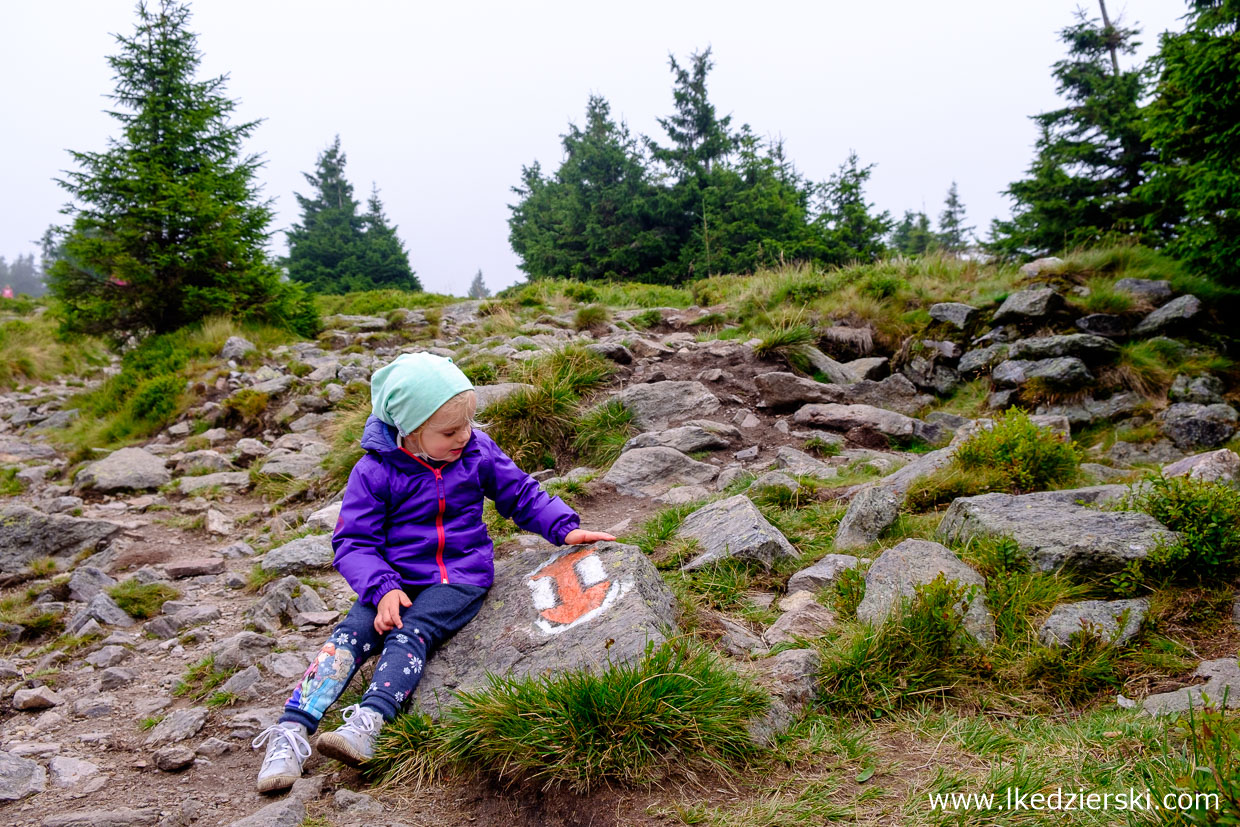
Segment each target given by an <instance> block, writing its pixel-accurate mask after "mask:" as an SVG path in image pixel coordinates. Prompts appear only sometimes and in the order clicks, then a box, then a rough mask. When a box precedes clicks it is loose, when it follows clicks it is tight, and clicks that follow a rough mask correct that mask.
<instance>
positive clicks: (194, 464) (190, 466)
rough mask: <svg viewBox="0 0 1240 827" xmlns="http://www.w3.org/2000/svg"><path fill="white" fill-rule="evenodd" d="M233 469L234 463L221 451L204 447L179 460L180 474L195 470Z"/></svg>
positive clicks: (178, 470) (177, 470)
mask: <svg viewBox="0 0 1240 827" xmlns="http://www.w3.org/2000/svg"><path fill="white" fill-rule="evenodd" d="M204 470H205V471H232V470H234V469H233V464H232V463H231V462H229V461H228V458H227V457H225V456H224V455H223V454H221V453H220V452H219V451H213V450H211V449H210V448H204V449H203V450H201V451H190V452H189V453H188V454H186V455H185V456H183V457H181V459H180V460H179V461H178V462H177V465H176V472H177V473H178V474H189V473H191V472H193V471H204Z"/></svg>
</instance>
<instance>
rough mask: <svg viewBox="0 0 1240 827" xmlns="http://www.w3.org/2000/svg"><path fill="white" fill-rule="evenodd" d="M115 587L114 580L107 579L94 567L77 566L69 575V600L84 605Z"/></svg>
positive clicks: (105, 575) (101, 571) (100, 570)
mask: <svg viewBox="0 0 1240 827" xmlns="http://www.w3.org/2000/svg"><path fill="white" fill-rule="evenodd" d="M115 585H116V580H114V579H113V578H111V577H109V576H108V575H107V574H106V573H105V572H104V571H103V570H102V569H97V568H95V567H94V566H78V567H77V568H76V569H74V571H73V574H71V575H69V599H70V600H76V601H78V602H81V603H86V602H88V601H89V600H90V599H91V598H93V597H94V596H95V595H97V594H101V593H103V592H104V591H105V590H106V589H110V588H111V587H112V586H115Z"/></svg>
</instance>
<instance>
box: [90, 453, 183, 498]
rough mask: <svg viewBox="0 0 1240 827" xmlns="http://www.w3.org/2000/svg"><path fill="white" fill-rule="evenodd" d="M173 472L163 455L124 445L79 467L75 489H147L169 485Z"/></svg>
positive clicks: (106, 490) (109, 490) (104, 491)
mask: <svg viewBox="0 0 1240 827" xmlns="http://www.w3.org/2000/svg"><path fill="white" fill-rule="evenodd" d="M171 480H172V474H170V473H169V472H168V469H167V468H165V467H164V459H163V457H157V456H155V455H154V454H152V453H150V452H149V451H146V450H144V449H142V448H121V449H120V450H119V451H113V452H112V453H111V454H108V455H107V456H106V457H104V458H103V459H101V460H97V461H95V462H92V463H90V464H89V465H87V466H85V467H84V468H82V470H80V471H78V474H77V478H76V479H75V480H74V483H73V488H74V490H76V491H98V492H99V493H101V494H106V493H109V492H112V491H146V490H148V489H151V488H159V487H160V486H161V485H167V484H168V483H169V482H170V481H171Z"/></svg>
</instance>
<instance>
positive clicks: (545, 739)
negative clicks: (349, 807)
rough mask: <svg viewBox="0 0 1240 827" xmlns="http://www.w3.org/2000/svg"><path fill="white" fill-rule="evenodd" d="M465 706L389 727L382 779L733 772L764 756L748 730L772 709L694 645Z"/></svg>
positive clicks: (517, 687)
mask: <svg viewBox="0 0 1240 827" xmlns="http://www.w3.org/2000/svg"><path fill="white" fill-rule="evenodd" d="M460 701H461V703H460V705H459V706H458V707H455V708H453V709H452V710H449V711H448V712H447V713H446V714H445V715H444V717H443V719H442V722H441V723H440V724H439V725H438V726H435V725H432V724H430V722H429V721H428V720H427V719H425V718H422V717H420V716H413V715H406V716H402V717H401V718H399V719H398V720H397V721H396V722H395V723H394V724H392V725H391V726H389V727H387V728H386V729H385V730H384V732H383V734H382V735H381V736H380V739H379V742H378V744H377V748H376V758H375V761H374V766H373V768H372V772H373V773H374V774H376V775H378V776H380V777H382V778H384V779H385V780H387V781H389V782H393V781H403V782H406V783H407V780H408V779H410V778H420V777H424V776H425V774H426V773H427V772H428V769H430V771H433V767H435V766H437V765H455V766H458V767H462V768H466V767H467V768H469V769H471V770H473V771H482V772H484V773H486V774H488V775H493V776H497V777H498V778H500V779H504V780H520V781H524V782H528V783H532V784H537V785H541V786H542V787H544V788H548V787H556V786H561V785H562V786H566V787H568V788H569V789H571V790H573V791H574V792H586V791H589V790H591V789H594V788H596V787H598V786H600V785H603V784H606V783H608V782H620V783H626V784H633V783H649V782H654V781H657V780H658V779H660V778H662V777H664V776H666V775H667V774H669V773H672V772H678V771H683V770H684V769H685V768H686V767H688V766H694V765H697V766H703V767H710V768H712V769H714V770H715V771H717V772H722V773H732V772H733V771H734V770H735V769H736V768H737V767H738V766H743V764H744V763H745V762H746V761H748V760H750V759H751V758H752V757H754V756H755V754H756V752H757V749H756V747H755V746H754V745H753V743H752V741H751V740H750V738H749V736H748V733H747V730H746V724H747V723H748V722H749V720H750V719H751V718H753V717H754V716H756V715H758V714H760V713H761V712H762V711H763V710H764V708H765V706H766V697H765V694H764V693H763V692H761V691H759V690H757V689H755V688H753V687H751V686H750V685H749V684H748V683H747V682H745V681H744V680H743V679H742V678H740V677H739V676H738V675H737V674H736V673H735V672H734V671H733V670H731V669H729V668H727V667H725V666H723V665H722V664H720V663H719V662H718V660H717V659H716V657H715V656H714V655H713V654H711V653H710V652H708V651H707V650H705V649H703V648H702V647H700V646H698V645H695V644H692V643H689V642H687V641H683V640H677V641H671V642H668V643H665V644H663V645H662V646H658V647H652V648H651V649H650V650H648V651H647V654H646V656H645V657H644V658H642V659H641V660H640V661H638V662H637V663H634V664H631V665H616V666H611V667H609V668H607V669H606V670H605V671H602V672H599V673H591V672H569V673H564V674H561V675H557V676H554V677H545V678H520V679H515V678H502V677H497V676H492V677H491V678H490V679H489V684H488V685H487V686H486V687H485V688H483V689H481V690H478V691H474V692H466V693H463V694H462V695H461V696H460Z"/></svg>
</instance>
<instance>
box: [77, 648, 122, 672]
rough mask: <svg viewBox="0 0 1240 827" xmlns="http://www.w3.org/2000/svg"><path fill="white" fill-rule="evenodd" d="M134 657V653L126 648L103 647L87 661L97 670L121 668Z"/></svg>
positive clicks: (89, 656)
mask: <svg viewBox="0 0 1240 827" xmlns="http://www.w3.org/2000/svg"><path fill="white" fill-rule="evenodd" d="M132 657H133V652H131V651H129V650H128V649H126V648H125V647H124V646H103V647H101V648H99V649H96V650H95V651H93V652H91V653H90V654H89V655H87V656H86V658H85V660H86V662H87V663H89V664H90V665H91V666H93V667H95V668H96V669H105V668H107V667H109V666H119V665H120V664H122V663H124V662H125V661H127V660H129V659H130V658H132Z"/></svg>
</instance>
